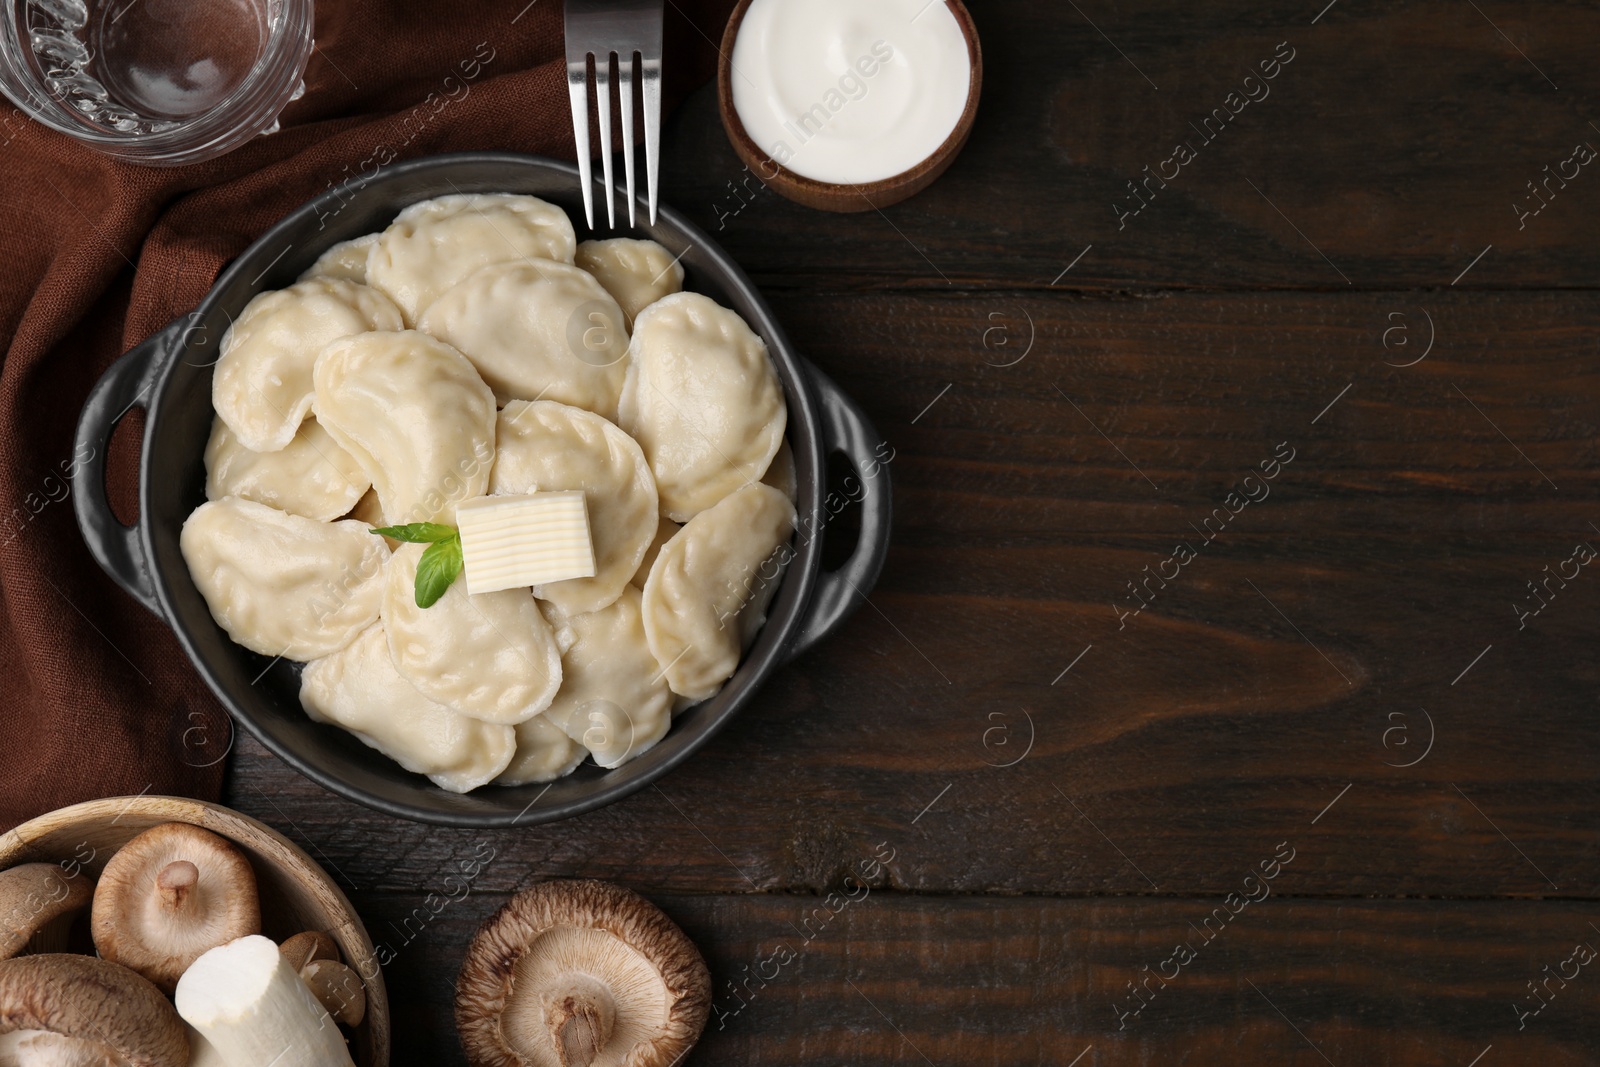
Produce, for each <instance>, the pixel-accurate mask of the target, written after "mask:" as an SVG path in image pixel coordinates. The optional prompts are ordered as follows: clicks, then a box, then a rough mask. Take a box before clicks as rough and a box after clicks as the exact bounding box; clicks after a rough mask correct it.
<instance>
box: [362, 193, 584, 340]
mask: <svg viewBox="0 0 1600 1067" xmlns="http://www.w3.org/2000/svg"><path fill="white" fill-rule="evenodd" d="M577 244H578V242H577V238H576V237H575V236H574V235H573V233H572V221H571V220H570V219H568V218H567V213H566V212H565V211H562V210H561V209H560V208H559V207H556V206H555V205H554V204H550V203H546V202H545V201H543V200H540V199H539V198H538V197H535V196H520V195H516V194H512V193H463V194H455V195H451V196H441V197H438V198H436V199H434V200H424V201H422V202H421V203H419V204H412V205H411V206H410V207H408V208H406V209H405V210H404V211H402V212H400V214H399V215H397V216H396V217H395V220H394V222H392V223H390V224H389V228H388V229H387V230H384V231H383V233H382V234H380V235H379V236H378V240H377V243H376V244H375V245H374V246H373V248H372V251H371V253H370V254H369V256H368V259H367V284H368V285H373V286H376V287H377V288H379V289H382V290H383V291H384V292H386V293H388V294H389V295H390V296H391V297H393V298H394V302H395V303H396V304H398V305H400V310H401V311H403V312H404V313H405V316H406V322H407V323H408V324H410V323H415V322H416V321H417V319H418V318H419V317H420V316H421V315H422V313H423V312H424V311H426V310H427V309H428V305H429V304H431V303H433V302H434V300H436V299H437V298H438V297H439V294H441V293H443V292H444V291H445V290H446V289H449V288H451V287H452V286H454V285H455V284H456V283H457V282H460V281H462V280H463V279H465V278H466V277H467V275H469V274H471V273H472V272H473V271H475V270H477V269H478V268H479V267H486V266H488V265H489V264H491V263H515V262H518V261H521V260H525V259H541V260H554V261H559V262H561V263H571V262H572V256H573V253H574V252H575V251H576V249H577Z"/></svg>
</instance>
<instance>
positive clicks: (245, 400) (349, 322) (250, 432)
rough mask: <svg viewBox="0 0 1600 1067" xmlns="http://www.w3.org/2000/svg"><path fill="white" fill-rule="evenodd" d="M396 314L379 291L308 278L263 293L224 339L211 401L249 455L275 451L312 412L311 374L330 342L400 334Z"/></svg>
mask: <svg viewBox="0 0 1600 1067" xmlns="http://www.w3.org/2000/svg"><path fill="white" fill-rule="evenodd" d="M401 325H402V323H401V321H400V309H399V308H397V307H395V306H394V303H393V302H392V301H391V300H390V299H389V298H388V297H386V296H384V295H383V294H382V293H380V292H378V291H377V290H376V289H369V288H367V287H366V286H364V285H357V284H355V283H354V282H348V281H344V280H342V279H339V278H312V279H310V280H309V281H303V282H296V283H295V284H294V285H291V286H289V288H287V289H277V290H274V291H272V292H269V293H262V294H261V295H259V296H257V297H256V298H255V299H254V300H252V301H250V303H248V304H246V305H245V307H244V310H243V311H241V312H240V313H239V318H238V320H237V321H235V322H234V324H233V325H232V327H230V328H229V330H228V332H227V333H226V334H224V335H223V338H222V355H221V356H220V357H219V358H218V359H217V366H216V370H215V371H214V373H213V376H212V379H211V403H212V406H213V407H215V408H216V410H217V414H218V415H220V416H222V421H223V422H226V423H227V424H228V428H229V429H230V430H232V431H233V432H234V434H235V435H236V436H237V437H238V438H239V440H240V442H242V443H243V444H244V446H245V447H246V448H248V449H250V450H251V451H252V452H275V451H277V450H278V449H280V448H283V447H284V446H285V445H287V444H288V443H289V442H290V441H291V440H293V438H294V434H295V431H296V430H298V429H299V428H300V420H301V419H303V418H305V416H306V412H307V411H309V410H311V391H312V385H311V368H312V364H313V363H315V362H316V358H317V353H318V352H320V351H322V349H323V347H324V346H325V345H327V344H328V342H330V341H334V340H337V339H338V338H340V337H348V336H349V335H351V334H356V333H364V332H365V331H367V330H398V329H400V328H401Z"/></svg>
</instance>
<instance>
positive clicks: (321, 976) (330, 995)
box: [300, 960, 367, 1026]
mask: <svg viewBox="0 0 1600 1067" xmlns="http://www.w3.org/2000/svg"><path fill="white" fill-rule="evenodd" d="M300 979H301V981H303V982H305V984H306V985H308V986H310V987H311V992H312V995H314V996H315V997H316V998H317V1003H318V1004H321V1005H322V1006H323V1008H324V1009H326V1010H327V1012H328V1014H329V1015H331V1016H333V1017H334V1019H336V1020H337V1021H339V1022H341V1023H344V1024H345V1025H346V1026H360V1025H361V1020H362V1019H365V1018H366V1017H367V993H366V990H365V989H363V988H362V986H361V979H360V978H359V977H357V975H356V972H355V971H352V970H351V969H350V968H349V967H346V966H345V965H344V964H342V963H340V962H339V961H338V960H312V961H311V962H310V963H308V964H306V965H305V966H304V967H302V968H301V969H300Z"/></svg>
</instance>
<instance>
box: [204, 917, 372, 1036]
mask: <svg viewBox="0 0 1600 1067" xmlns="http://www.w3.org/2000/svg"><path fill="white" fill-rule="evenodd" d="M175 999H176V1001H177V1005H178V1014H179V1015H180V1016H182V1017H183V1021H184V1022H186V1023H188V1024H189V1025H190V1026H192V1027H194V1029H195V1030H196V1031H197V1032H198V1033H199V1034H200V1036H201V1037H203V1038H204V1039H205V1041H206V1042H208V1043H209V1044H210V1045H211V1046H212V1047H213V1048H214V1049H215V1050H216V1052H217V1054H218V1055H219V1056H220V1058H221V1059H222V1060H223V1061H224V1062H226V1063H229V1064H234V1065H237V1067H243V1065H246V1064H250V1065H257V1064H259V1065H268V1064H270V1065H272V1067H354V1063H353V1061H352V1060H351V1059H350V1050H349V1048H348V1046H346V1044H345V1040H344V1037H343V1036H342V1035H341V1034H340V1033H339V1028H338V1027H337V1026H335V1025H334V1023H333V1020H332V1019H331V1018H329V1016H328V1013H327V1011H326V1010H325V1009H324V1008H323V1007H322V1005H321V1004H319V1003H317V998H316V997H315V996H314V995H313V994H312V992H311V990H310V988H309V987H307V985H306V983H305V982H304V981H303V980H302V979H301V978H300V976H299V975H297V974H295V972H294V969H293V968H291V967H290V966H289V961H288V960H286V959H284V957H283V953H281V952H280V951H278V946H277V945H275V944H273V943H272V941H270V940H269V939H267V938H265V937H262V936H261V935H259V934H252V935H251V936H249V937H241V938H239V939H238V940H237V941H230V942H228V943H227V944H226V945H219V946H218V947H216V948H213V949H210V950H208V951H207V952H205V953H204V954H203V955H201V957H200V958H199V959H198V960H196V961H195V962H194V966H192V967H190V968H189V969H188V970H187V971H185V972H184V974H183V978H182V980H181V981H179V982H178V990H177V996H176V998H175Z"/></svg>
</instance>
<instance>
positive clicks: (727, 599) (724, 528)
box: [643, 482, 795, 700]
mask: <svg viewBox="0 0 1600 1067" xmlns="http://www.w3.org/2000/svg"><path fill="white" fill-rule="evenodd" d="M794 525H795V512H794V508H793V507H792V506H791V505H790V504H789V501H788V500H787V499H786V498H785V497H784V495H783V493H781V492H780V491H778V490H777V489H774V488H772V486H770V485H763V484H762V483H760V482H753V483H751V484H750V485H747V486H745V487H744V488H743V489H739V490H736V491H735V492H733V493H730V494H729V495H728V496H726V497H724V498H723V499H722V500H721V501H719V502H718V503H717V504H715V505H714V506H712V507H710V508H708V509H706V510H705V511H702V512H701V513H700V514H698V515H696V516H695V517H694V518H692V519H690V520H689V522H688V523H687V524H686V525H685V526H684V528H683V529H681V530H679V531H678V532H677V534H676V535H674V536H673V538H672V540H670V541H668V542H667V543H666V544H665V545H663V546H662V547H661V554H660V555H659V556H657V557H656V563H655V566H654V567H652V568H650V577H649V578H648V579H646V581H645V583H644V602H643V612H644V631H645V636H646V638H647V639H648V641H649V643H650V651H651V653H652V654H654V656H655V658H656V662H658V663H659V664H660V665H661V669H662V671H664V672H665V674H666V679H667V684H668V685H669V686H671V687H672V691H673V692H674V693H678V694H680V695H682V696H685V697H689V698H691V699H694V700H703V699H705V698H706V697H708V696H710V695H711V694H713V693H715V692H716V691H717V689H718V688H720V687H721V685H722V683H723V682H725V681H727V680H728V678H729V677H730V676H731V675H732V674H733V672H734V669H735V668H736V667H738V666H739V653H740V650H741V636H742V635H741V633H740V630H739V616H740V613H741V612H743V611H744V609H745V608H746V607H747V606H748V605H749V604H750V603H751V601H752V600H753V599H755V598H756V597H757V596H758V595H759V593H760V591H761V590H762V588H763V586H764V585H766V584H769V583H775V582H776V581H777V580H778V575H779V573H781V572H780V568H779V563H781V562H782V561H783V553H786V552H787V551H788V549H787V543H788V541H789V538H790V536H791V535H792V534H793V532H794Z"/></svg>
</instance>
